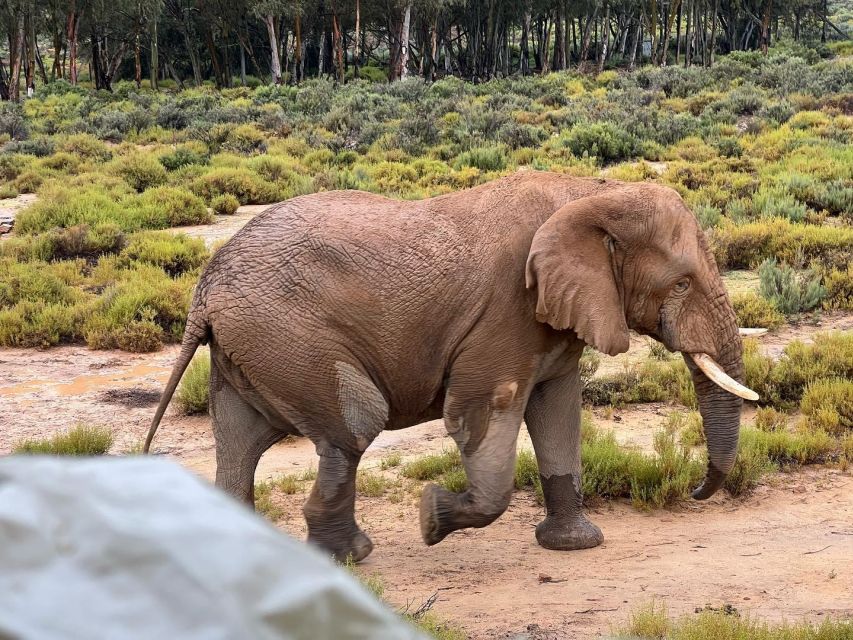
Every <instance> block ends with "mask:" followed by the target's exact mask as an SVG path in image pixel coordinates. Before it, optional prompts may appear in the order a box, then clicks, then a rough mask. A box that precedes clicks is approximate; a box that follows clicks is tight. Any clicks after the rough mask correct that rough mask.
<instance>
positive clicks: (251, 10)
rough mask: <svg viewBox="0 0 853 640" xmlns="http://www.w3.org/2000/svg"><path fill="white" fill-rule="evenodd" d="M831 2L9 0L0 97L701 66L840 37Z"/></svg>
mask: <svg viewBox="0 0 853 640" xmlns="http://www.w3.org/2000/svg"><path fill="white" fill-rule="evenodd" d="M847 4H848V3H847V2H846V1H845V2H829V0H599V1H594V0H572V1H570V0H5V1H4V2H3V5H2V8H0V97H2V98H3V99H7V100H8V99H11V100H16V99H18V98H19V97H20V96H21V95H22V91H27V90H28V89H30V88H32V87H34V86H35V83H36V82H42V83H48V82H52V81H54V80H57V79H65V80H67V81H68V82H70V83H72V84H76V83H78V82H80V81H81V80H82V79H83V78H84V77H85V78H87V79H88V80H87V81H90V82H91V83H92V85H93V86H94V88H96V89H106V90H110V89H111V87H112V84H113V83H114V82H115V81H116V80H117V79H128V80H135V81H136V83H137V84H139V85H141V84H142V82H143V79H145V80H147V82H149V83H150V86H151V87H152V88H157V85H158V82H159V81H161V80H163V79H166V78H170V79H171V80H173V81H174V82H175V83H176V84H177V85H179V86H184V85H187V84H192V85H200V84H202V83H203V82H205V81H211V82H213V83H215V84H216V86H218V87H227V86H233V85H235V84H246V83H252V82H263V83H298V82H300V81H302V80H303V79H304V78H306V77H310V76H317V75H329V76H332V77H333V78H336V79H337V80H338V81H341V82H343V81H346V80H348V79H350V78H355V77H359V76H363V77H368V78H370V79H373V80H379V79H382V78H387V79H388V80H391V81H393V80H397V79H400V78H402V77H405V76H407V75H419V76H422V77H423V78H425V79H427V80H432V79H434V78H435V77H437V76H444V75H456V76H459V77H462V78H466V79H470V80H474V81H479V80H486V79H490V78H494V77H502V76H508V75H511V74H532V73H545V72H548V71H553V70H562V69H567V68H569V67H571V66H579V67H582V68H586V69H589V70H599V71H600V70H603V69H605V68H613V67H619V66H623V67H628V68H632V67H634V66H636V65H637V64H640V63H644V62H649V63H651V64H655V65H671V64H683V65H686V66H690V65H710V64H711V63H712V62H713V60H714V56H715V55H716V54H719V53H727V52H730V51H735V50H744V49H761V50H764V51H766V50H767V48H768V46H769V45H770V44H771V42H773V41H775V40H777V39H780V38H790V39H791V40H793V41H797V42H800V41H806V42H809V43H817V42H826V41H827V40H831V39H839V38H846V37H847V36H846V34H845V31H844V29H843V28H842V26H839V25H838V24H836V22H835V21H834V20H833V12H834V11H836V10H843V11H849V7H848V6H847Z"/></svg>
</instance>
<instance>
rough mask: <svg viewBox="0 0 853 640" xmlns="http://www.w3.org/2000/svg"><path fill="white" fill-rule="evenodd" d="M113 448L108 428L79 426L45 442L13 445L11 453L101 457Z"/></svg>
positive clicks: (34, 441)
mask: <svg viewBox="0 0 853 640" xmlns="http://www.w3.org/2000/svg"><path fill="white" fill-rule="evenodd" d="M112 446H113V434H112V431H111V430H110V429H109V428H108V427H97V426H90V425H85V424H79V425H77V426H76V427H73V428H71V429H69V430H68V431H66V432H65V433H57V434H56V435H54V436H53V437H51V438H49V439H45V440H23V441H21V442H18V443H17V444H15V445H13V447H12V453H27V454H42V455H56V456H101V455H104V454H105V453H107V451H109V450H110V447H112Z"/></svg>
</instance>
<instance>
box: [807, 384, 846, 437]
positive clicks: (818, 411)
mask: <svg viewBox="0 0 853 640" xmlns="http://www.w3.org/2000/svg"><path fill="white" fill-rule="evenodd" d="M800 408H801V409H802V412H803V414H804V415H805V416H806V418H807V424H808V426H809V427H810V428H811V429H822V430H824V431H826V432H828V433H830V434H833V435H836V436H841V435H844V434H845V433H846V432H848V431H850V430H851V429H853V380H851V379H850V378H828V379H823V380H815V381H814V382H811V383H809V385H808V386H807V387H806V390H805V392H804V393H803V399H802V400H801V401H800Z"/></svg>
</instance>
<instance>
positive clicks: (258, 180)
mask: <svg viewBox="0 0 853 640" xmlns="http://www.w3.org/2000/svg"><path fill="white" fill-rule="evenodd" d="M190 190H191V191H192V192H193V193H195V194H196V195H198V196H201V197H202V198H203V199H204V200H206V201H207V202H211V201H212V200H213V199H214V198H215V197H216V196H220V195H223V194H231V195H232V196H234V197H235V198H237V200H239V201H240V204H271V203H273V202H278V201H279V200H285V199H287V197H289V195H290V194H287V193H286V192H283V191H282V190H281V189H280V188H278V187H277V186H276V185H274V184H273V183H270V182H267V181H266V180H264V179H263V178H262V177H261V176H260V175H258V174H257V173H255V172H254V171H250V170H248V169H231V168H227V167H221V168H216V169H212V170H211V171H208V172H207V173H205V174H203V175H201V176H199V177H198V178H196V179H195V180H194V181H193V182H192V184H191V185H190Z"/></svg>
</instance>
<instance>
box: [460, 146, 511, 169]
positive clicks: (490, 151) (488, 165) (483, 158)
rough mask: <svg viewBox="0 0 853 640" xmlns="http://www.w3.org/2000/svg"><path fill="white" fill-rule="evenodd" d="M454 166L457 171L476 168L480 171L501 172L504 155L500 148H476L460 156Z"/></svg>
mask: <svg viewBox="0 0 853 640" xmlns="http://www.w3.org/2000/svg"><path fill="white" fill-rule="evenodd" d="M454 166H455V167H456V168H457V169H461V168H462V167H476V168H477V169H479V170H480V171H503V170H504V169H505V168H506V153H505V151H504V149H503V148H502V147H477V148H474V149H471V150H470V151H465V152H464V153H462V154H460V155H459V157H458V158H457V159H456V163H455V165H454Z"/></svg>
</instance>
